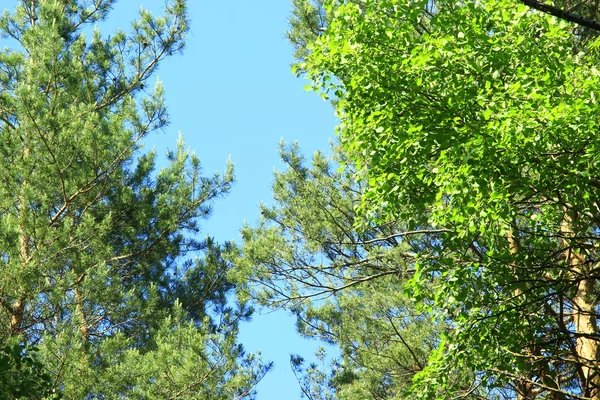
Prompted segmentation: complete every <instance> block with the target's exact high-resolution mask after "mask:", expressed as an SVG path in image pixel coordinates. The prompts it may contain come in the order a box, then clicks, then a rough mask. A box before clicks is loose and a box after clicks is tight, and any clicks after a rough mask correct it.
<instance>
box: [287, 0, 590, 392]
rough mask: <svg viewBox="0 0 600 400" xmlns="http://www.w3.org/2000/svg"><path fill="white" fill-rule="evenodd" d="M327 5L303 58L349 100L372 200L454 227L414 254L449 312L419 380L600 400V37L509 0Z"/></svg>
mask: <svg viewBox="0 0 600 400" xmlns="http://www.w3.org/2000/svg"><path fill="white" fill-rule="evenodd" d="M432 4H433V5H434V6H435V8H434V10H431V8H430V7H431V6H432ZM325 5H326V7H329V10H330V11H331V12H332V17H331V19H330V21H329V24H328V26H327V29H326V31H325V32H324V33H323V34H321V35H319V37H318V38H317V39H316V40H315V41H314V43H313V44H312V45H311V51H310V54H309V55H308V56H306V57H305V62H304V63H301V64H300V66H299V68H300V70H301V71H308V76H309V77H310V78H312V79H313V81H314V82H315V87H316V88H317V89H319V90H321V92H322V94H323V95H325V96H329V97H330V98H335V99H336V107H337V112H338V115H339V117H340V119H341V125H340V129H339V132H340V137H341V141H342V144H343V146H344V148H345V149H346V151H348V154H349V157H350V159H351V160H352V162H354V163H356V166H357V172H358V174H359V176H361V177H362V176H364V177H365V179H366V182H367V183H368V187H367V188H366V191H365V195H364V196H363V200H362V205H361V207H360V208H359V210H360V215H361V216H362V217H363V218H364V219H365V220H367V221H370V220H371V219H372V218H375V219H376V220H377V221H378V222H379V223H383V222H386V221H387V222H389V221H402V223H403V224H405V228H406V229H408V230H409V231H414V230H427V229H437V230H441V231H442V232H440V233H436V239H435V240H433V241H431V242H430V243H433V244H434V246H433V247H431V248H428V249H426V251H418V252H417V253H418V257H416V259H415V261H414V263H413V264H411V266H412V267H414V268H415V269H416V274H415V277H414V278H413V280H412V284H411V293H412V294H413V296H415V297H417V298H418V299H420V301H421V302H422V303H423V305H424V306H427V307H429V306H431V307H432V310H433V311H434V312H436V310H437V315H438V320H439V321H444V322H448V323H449V324H450V326H451V329H449V330H448V331H447V332H446V333H445V335H444V337H443V339H442V340H441V342H440V344H439V347H438V349H437V351H436V353H435V356H434V357H432V358H430V360H429V364H428V367H427V368H426V369H425V371H423V372H422V373H420V374H419V377H418V380H417V381H416V384H415V389H416V391H417V392H420V393H421V394H422V395H423V396H424V397H426V398H427V397H431V396H432V394H431V392H428V389H433V388H437V387H440V386H445V387H447V388H448V390H452V387H453V386H454V385H452V383H450V382H448V381H447V380H446V376H447V374H446V373H445V371H446V369H447V368H452V367H456V366H459V367H460V368H466V369H468V370H473V371H476V372H477V374H476V376H477V378H478V379H479V380H480V382H481V384H482V385H484V386H487V387H488V388H490V389H494V388H504V389H506V388H510V389H511V390H512V393H513V394H506V396H514V397H516V398H520V399H543V398H546V399H549V398H554V399H573V398H585V399H599V398H600V369H599V368H598V361H599V360H600V356H599V346H600V335H599V332H598V325H597V314H598V311H599V310H598V306H599V298H600V297H599V296H598V270H599V269H598V268H599V265H598V260H597V259H598V251H597V249H598V239H599V238H598V230H599V225H598V223H599V220H598V214H599V212H600V204H599V203H598V198H600V192H599V188H600V185H599V184H598V181H597V176H598V175H599V172H600V171H598V168H599V165H600V164H599V163H598V148H599V144H600V143H598V135H597V131H598V128H599V127H598V118H597V115H598V113H599V111H600V110H599V106H598V92H597V88H598V84H599V83H600V82H599V80H600V74H599V72H598V43H597V41H596V40H595V39H594V38H593V36H591V37H589V38H588V39H589V40H588V41H587V42H586V43H585V45H581V43H582V42H581V37H579V36H577V35H573V31H574V26H573V25H570V24H569V23H567V22H566V21H564V20H561V19H557V18H554V17H551V16H549V15H547V14H544V13H540V12H537V11H532V10H531V9H530V8H528V7H526V6H525V5H522V4H518V3H515V2H511V1H504V0H489V1H488V0H486V1H482V2H472V3H464V2H454V1H443V2H435V3H432V2H428V1H414V2H408V3H407V2H400V1H395V0H386V1H377V2H363V1H336V2H333V1H330V2H325ZM334 9H335V12H333V10H334ZM574 49H575V50H574ZM432 282H433V285H432ZM431 288H433V289H431ZM497 390H498V391H497V394H498V395H500V394H501V393H500V390H499V389H497Z"/></svg>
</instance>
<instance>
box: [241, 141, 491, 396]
mask: <svg viewBox="0 0 600 400" xmlns="http://www.w3.org/2000/svg"><path fill="white" fill-rule="evenodd" d="M281 157H282V160H283V161H284V162H285V163H286V165H287V169H286V170H285V171H283V172H277V173H275V181H274V183H273V199H274V200H273V202H272V204H271V205H269V206H267V205H262V207H261V214H262V216H261V219H260V223H259V224H258V226H256V227H250V226H246V227H245V228H244V229H243V230H242V237H243V239H244V241H243V244H242V246H241V247H240V249H239V250H238V254H236V255H234V256H233V260H232V262H233V263H234V264H235V265H236V267H237V268H236V269H235V271H232V272H235V273H236V274H237V276H238V277H239V278H240V281H242V282H251V284H246V285H245V286H244V289H245V290H246V291H247V293H248V294H249V295H250V297H252V298H253V299H255V300H257V301H258V302H259V303H260V304H262V305H266V306H269V307H273V308H275V309H277V308H284V309H286V310H288V311H291V312H293V313H294V314H295V315H296V317H297V320H298V330H299V332H300V333H301V334H302V335H304V336H306V337H310V338H317V339H319V340H321V341H323V342H324V343H326V344H329V345H332V346H334V347H337V348H338V349H339V350H340V357H339V359H336V360H329V359H328V358H327V357H326V356H325V355H324V354H323V353H322V352H319V354H317V358H318V359H320V365H317V364H310V365H309V366H308V367H305V366H304V363H303V361H304V357H303V356H300V355H299V356H294V357H292V360H291V364H292V368H293V370H294V371H295V372H296V374H297V375H298V378H299V381H300V384H301V388H302V391H303V393H304V394H305V395H306V397H307V398H309V399H315V400H316V399H319V400H327V399H346V400H359V399H361V400H365V399H392V398H409V393H408V392H409V389H410V387H411V385H412V380H413V378H414V377H415V375H416V374H418V373H419V372H421V371H423V370H424V368H425V367H426V365H427V362H428V358H429V356H430V354H431V352H432V350H434V349H435V348H436V344H437V343H438V342H439V339H440V335H441V333H442V332H443V331H444V330H445V329H446V328H447V327H446V326H445V325H444V324H436V323H434V322H433V319H432V314H431V313H428V312H424V311H418V310H417V307H416V304H415V303H414V301H413V300H412V299H411V298H410V297H409V296H407V295H406V293H405V289H406V288H405V285H406V282H407V281H408V279H410V278H411V277H412V276H413V274H414V272H415V271H414V268H413V267H412V264H413V263H414V260H415V256H416V254H417V252H418V251H421V250H423V249H426V248H430V247H431V245H432V244H431V243H432V242H434V241H435V238H434V235H435V232H434V231H430V232H427V233H429V234H430V235H431V236H428V237H427V239H428V240H429V242H428V241H426V240H424V233H423V232H412V233H408V234H404V233H403V232H404V230H405V229H404V227H403V225H402V224H401V223H400V221H396V222H390V223H386V224H370V223H367V224H361V222H360V221H361V219H360V217H359V215H358V214H357V213H356V206H357V205H358V204H359V203H360V199H361V195H362V193H363V191H364V188H365V182H364V181H362V180H361V179H360V178H358V177H357V176H356V175H355V171H354V169H353V168H352V166H351V163H350V162H349V161H348V159H347V158H346V157H345V155H344V153H343V151H342V150H341V148H339V147H336V148H334V154H333V156H332V157H325V156H324V155H323V154H322V153H320V152H317V153H315V155H314V156H313V157H312V159H311V160H310V161H308V160H306V159H305V158H304V157H303V156H302V154H301V153H300V150H299V147H298V146H297V145H293V146H290V147H287V146H284V145H282V146H281ZM340 163H343V164H345V166H346V167H345V169H344V170H343V171H342V172H339V171H337V168H338V167H339V165H340ZM423 290H424V291H425V290H426V288H425V287H424V288H423ZM242 293H243V292H242ZM469 377H471V374H470V373H469V371H462V372H459V371H452V378H451V379H452V380H453V381H455V383H456V384H457V385H459V386H461V387H462V388H463V394H464V397H465V398H469V396H472V397H473V398H475V395H477V394H481V393H480V392H479V391H478V390H477V389H476V388H474V387H472V386H470V382H472V381H473V380H471V381H469V379H468V378H469ZM439 396H441V398H447V393H445V392H444V388H442V387H440V390H439Z"/></svg>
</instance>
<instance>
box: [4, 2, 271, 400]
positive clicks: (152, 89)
mask: <svg viewBox="0 0 600 400" xmlns="http://www.w3.org/2000/svg"><path fill="white" fill-rule="evenodd" d="M114 3H115V1H114V0H96V1H86V0H61V1H50V0H41V1H33V2H30V1H19V2H18V3H17V6H16V9H14V10H13V11H6V12H5V13H4V14H3V16H2V18H0V32H1V34H2V37H3V38H5V39H7V40H9V41H10V42H11V44H14V45H13V46H11V48H4V49H2V50H1V51H0V140H1V141H2V143H1V146H0V158H1V159H2V163H3V168H2V169H1V170H0V180H1V181H2V185H1V187H0V226H1V229H0V249H1V250H0V264H1V265H0V270H1V273H0V310H1V313H0V338H2V340H3V341H7V342H9V341H12V342H16V343H17V345H16V347H15V348H16V349H17V350H16V351H15V352H12V353H11V354H12V355H13V356H14V357H13V359H12V361H11V359H8V361H7V365H8V366H9V368H16V367H15V366H17V367H18V366H19V365H24V366H25V367H27V368H29V370H33V371H35V370H36V369H38V370H39V368H42V370H43V371H45V372H44V374H45V375H47V376H48V377H49V378H48V381H49V382H50V383H51V385H50V386H51V387H50V389H51V390H52V391H53V392H54V393H56V395H58V396H61V397H62V398H65V399H77V400H79V399H84V398H106V399H109V398H110V399H122V398H144V399H166V398H178V399H197V398H204V399H233V398H252V397H253V395H254V385H255V384H256V382H257V381H258V380H260V378H261V377H262V376H263V374H264V373H265V372H266V371H267V370H268V368H269V366H268V365H264V364H262V362H261V361H260V359H259V358H257V357H256V356H255V355H252V354H245V352H244V351H243V349H242V347H241V345H240V344H238V343H237V341H236V340H237V339H236V335H237V325H238V322H239V321H240V320H242V319H244V318H246V317H247V315H248V310H246V309H244V308H241V307H237V306H234V305H232V304H230V302H228V301H227V294H228V293H229V292H230V291H231V289H232V283H231V282H230V281H229V280H228V279H227V278H226V271H227V269H228V268H229V265H228V264H226V263H225V262H224V261H223V260H222V257H221V251H222V246H221V245H217V244H216V243H214V242H213V241H212V240H211V239H210V238H209V239H203V238H200V237H199V236H198V229H199V222H200V221H201V220H202V219H204V218H206V217H207V216H208V215H209V213H210V210H211V206H212V203H213V201H214V200H215V199H217V198H219V197H220V196H222V195H224V194H226V193H227V191H228V190H229V188H230V186H231V183H232V182H233V179H234V175H233V169H232V167H231V165H227V166H226V169H225V172H224V174H222V175H219V174H216V175H212V176H205V175H203V174H202V171H201V165H200V160H199V159H198V157H197V156H196V155H195V154H194V153H193V152H192V151H190V150H188V149H186V147H185V144H184V142H183V139H181V138H180V140H179V141H178V142H177V143H176V144H174V146H173V150H171V151H169V152H168V153H167V164H166V166H165V167H163V168H162V169H160V170H158V171H157V170H156V169H155V165H156V160H157V154H156V152H155V151H150V152H144V151H142V147H141V145H142V142H143V140H144V139H145V138H146V137H147V136H148V135H150V134H151V133H153V132H155V131H157V130H160V129H163V128H165V127H166V125H167V123H168V115H167V111H166V106H165V104H164V100H163V90H162V85H161V83H160V82H159V81H157V82H156V84H153V83H151V82H150V80H151V77H152V76H153V74H154V72H155V71H156V69H157V68H158V66H159V65H160V63H161V62H162V61H163V60H164V59H165V58H167V57H169V56H171V55H173V54H175V53H178V52H179V51H180V50H182V49H183V47H184V37H185V34H186V32H187V30H188V21H187V15H186V5H185V2H184V1H182V0H175V1H172V2H170V3H169V4H167V5H166V7H165V13H164V15H162V16H158V17H156V16H153V15H151V14H150V13H149V12H148V11H145V10H142V11H141V13H140V16H139V19H138V20H136V21H134V22H133V23H132V24H131V28H130V30H129V31H128V32H125V31H116V32H112V33H111V34H110V35H107V34H106V33H101V32H100V31H99V30H98V29H97V28H93V29H92V28H91V27H90V26H91V25H94V24H95V23H96V22H98V21H102V20H104V19H106V18H107V17H108V16H109V14H110V11H111V8H112V6H113V4H114ZM86 32H87V33H86ZM89 32H92V33H91V34H90V33H89ZM30 344H35V345H36V346H37V348H38V349H39V351H38V352H37V354H38V355H37V357H35V360H33V361H32V362H29V361H28V360H31V358H30V357H33V356H29V355H28V354H32V351H29V352H23V351H25V350H26V349H27V348H29V346H30ZM2 357H3V356H2ZM3 360H4V359H3ZM23 363H25V364H23ZM40 363H41V364H40ZM0 365H1V366H2V367H4V363H3V364H0ZM23 370H25V369H24V368H23ZM10 376H11V375H10V374H4V373H3V374H2V375H1V376H0V387H3V385H4V384H5V381H4V379H5V378H6V379H12V378H10ZM41 378H42V375H40V379H41ZM23 379H28V378H27V375H24V378H23ZM6 384H7V385H12V384H11V383H10V381H6ZM12 386H13V387H14V385H12ZM41 389H44V390H46V388H41ZM41 389H40V392H38V393H28V395H27V396H28V398H41V397H43V396H45V394H44V393H43V392H42V391H41ZM15 393H16V392H15ZM23 393H24V392H23ZM23 393H21V394H20V395H24V394H23ZM15 396H16V397H14V398H18V397H19V396H18V395H17V394H15ZM11 398H12V397H11Z"/></svg>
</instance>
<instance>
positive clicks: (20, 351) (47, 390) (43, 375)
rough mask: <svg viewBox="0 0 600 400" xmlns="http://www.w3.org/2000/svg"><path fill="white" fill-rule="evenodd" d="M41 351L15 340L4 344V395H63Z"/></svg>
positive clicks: (0, 391)
mask: <svg viewBox="0 0 600 400" xmlns="http://www.w3.org/2000/svg"><path fill="white" fill-rule="evenodd" d="M37 352H38V349H37V348H35V347H33V346H25V345H23V344H21V343H15V342H14V341H12V343H7V344H6V345H5V346H4V347H2V348H0V399H2V400H13V399H40V398H43V397H48V398H55V399H56V398H59V396H56V395H54V396H53V394H54V393H55V391H54V388H53V386H52V377H51V376H50V375H48V373H47V372H46V371H45V369H44V366H43V364H42V363H41V362H40V361H39V358H38V356H37Z"/></svg>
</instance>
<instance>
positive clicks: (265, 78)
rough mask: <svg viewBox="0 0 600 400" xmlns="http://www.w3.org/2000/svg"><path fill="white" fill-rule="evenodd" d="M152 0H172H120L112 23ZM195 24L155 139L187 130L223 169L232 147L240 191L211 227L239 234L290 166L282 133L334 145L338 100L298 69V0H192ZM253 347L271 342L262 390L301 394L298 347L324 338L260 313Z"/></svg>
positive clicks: (248, 341)
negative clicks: (165, 122)
mask: <svg viewBox="0 0 600 400" xmlns="http://www.w3.org/2000/svg"><path fill="white" fill-rule="evenodd" d="M141 5H143V6H144V8H145V9H148V10H150V11H152V12H154V13H159V12H160V10H161V8H162V7H163V5H164V1H163V0H121V1H118V2H117V4H116V6H115V9H114V11H113V13H112V14H111V16H110V17H109V21H108V22H107V23H106V24H103V26H102V30H103V33H109V32H107V30H108V31H110V30H113V29H115V28H116V27H121V28H122V29H124V30H126V29H128V22H129V21H130V20H132V19H134V18H135V17H136V15H137V13H138V11H139V8H140V6H141ZM188 5H189V14H190V18H191V31H190V34H189V36H188V40H187V47H186V49H185V51H184V53H183V55H176V56H174V57H172V58H170V59H168V60H166V61H165V62H164V63H163V64H162V66H161V68H160V70H159V72H158V77H159V78H160V80H161V81H163V84H164V87H165V92H166V102H167V105H168V108H169V111H170V115H171V118H170V120H171V124H170V125H169V127H168V128H167V129H166V130H165V132H164V133H160V132H159V133H155V134H154V136H153V137H152V138H150V139H149V140H148V141H147V146H148V147H152V146H155V147H156V148H157V150H158V152H159V154H160V153H162V154H164V152H165V151H166V149H168V148H174V147H175V142H176V140H177V136H178V131H181V133H182V134H183V136H184V139H185V141H186V144H187V145H188V146H189V147H191V148H192V149H194V150H195V151H196V153H197V154H198V155H199V157H200V159H201V160H202V162H203V166H204V170H205V172H206V173H207V174H208V173H212V172H214V171H219V170H220V171H222V170H223V168H224V165H225V162H226V161H227V159H228V158H229V157H231V160H232V161H233V163H234V165H235V170H236V180H237V183H236V184H235V186H234V188H233V190H232V192H231V194H230V195H229V196H227V197H226V198H224V199H221V200H218V201H217V202H216V203H215V208H214V212H213V215H212V216H211V218H210V220H208V221H207V222H206V223H205V224H204V226H203V231H204V233H205V234H209V235H211V236H214V237H215V238H216V239H217V240H219V241H224V240H231V239H234V240H235V241H237V242H239V241H240V240H241V236H240V235H239V229H240V228H241V227H242V225H243V223H244V221H247V222H248V223H250V224H254V223H255V222H256V220H257V219H258V215H259V212H258V204H259V203H260V202H261V201H263V202H267V203H268V201H269V199H270V198H271V191H270V185H271V182H272V178H273V170H274V169H275V168H278V169H282V168H283V166H282V164H281V163H280V161H279V156H278V151H277V146H278V143H279V141H280V139H282V138H283V140H285V141H286V142H293V141H298V142H299V143H300V145H301V147H302V149H303V150H304V152H305V153H306V154H312V153H313V152H314V151H315V150H317V149H322V150H328V148H329V140H330V138H331V137H333V136H334V133H333V132H334V126H335V124H336V119H335V118H334V115H333V109H332V107H331V106H330V105H329V104H327V103H325V102H324V101H323V100H321V98H320V97H319V96H317V95H315V94H311V93H307V92H305V91H304V90H303V88H304V86H305V85H306V84H307V82H306V81H304V80H303V79H300V78H296V77H295V76H294V75H293V74H292V73H291V71H290V64H291V62H292V48H291V46H290V45H289V44H288V43H287V41H286V39H285V31H286V29H287V18H288V15H289V11H290V7H291V4H290V1H289V0H262V1H248V0H230V1H227V2H220V1H205V0H188ZM240 340H241V342H242V343H243V344H244V347H245V349H246V350H247V351H248V352H256V351H258V350H261V351H262V354H263V358H264V359H265V360H268V361H273V362H274V363H275V369H274V371H273V372H272V373H270V374H269V375H267V376H266V377H265V378H264V379H263V381H262V382H261V384H260V385H259V386H258V390H259V394H258V400H281V399H286V400H287V399H292V400H293V399H299V398H300V389H299V386H298V384H297V382H296V379H295V378H294V375H293V373H292V371H291V369H290V367H289V355H290V354H291V353H298V354H301V355H303V356H304V357H305V358H307V359H310V358H311V356H312V354H313V353H314V351H315V350H316V349H317V347H318V346H319V345H320V344H319V343H317V342H315V341H308V340H306V339H302V338H300V337H299V336H298V335H297V334H296V327H295V319H294V318H292V317H290V316H288V315H287V314H286V313H285V312H275V313H266V312H265V313H263V314H259V315H255V317H254V318H253V320H252V322H251V323H249V324H245V325H244V326H242V328H241V334H240Z"/></svg>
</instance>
